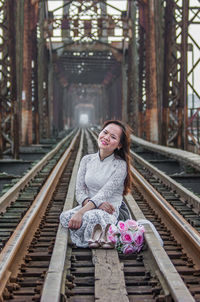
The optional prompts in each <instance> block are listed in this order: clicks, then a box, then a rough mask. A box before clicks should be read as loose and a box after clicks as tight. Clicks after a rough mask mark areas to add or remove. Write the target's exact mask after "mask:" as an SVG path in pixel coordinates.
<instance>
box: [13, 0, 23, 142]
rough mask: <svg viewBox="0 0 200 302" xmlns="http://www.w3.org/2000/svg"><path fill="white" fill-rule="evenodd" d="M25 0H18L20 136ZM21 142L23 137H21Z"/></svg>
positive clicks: (17, 54)
mask: <svg viewBox="0 0 200 302" xmlns="http://www.w3.org/2000/svg"><path fill="white" fill-rule="evenodd" d="M23 28H24V0H21V1H16V41H15V42H16V75H17V79H16V83H17V104H18V106H17V112H18V122H19V137H20V138H21V137H22V132H21V126H22V123H21V106H22V104H21V100H22V84H23V44H24V31H23ZM20 144H21V139H20Z"/></svg>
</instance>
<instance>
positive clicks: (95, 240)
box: [88, 224, 103, 248]
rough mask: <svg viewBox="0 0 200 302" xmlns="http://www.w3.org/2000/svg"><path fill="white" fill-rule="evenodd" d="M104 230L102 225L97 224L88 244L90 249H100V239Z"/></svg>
mask: <svg viewBox="0 0 200 302" xmlns="http://www.w3.org/2000/svg"><path fill="white" fill-rule="evenodd" d="M102 233H103V230H102V227H101V225H100V224H96V225H95V227H94V229H93V232H92V236H91V238H90V239H89V240H88V244H89V247H90V248H98V247H100V239H101V236H102Z"/></svg>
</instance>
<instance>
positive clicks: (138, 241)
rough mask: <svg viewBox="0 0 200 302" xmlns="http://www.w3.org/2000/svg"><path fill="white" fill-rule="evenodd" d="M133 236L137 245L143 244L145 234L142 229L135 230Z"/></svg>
mask: <svg viewBox="0 0 200 302" xmlns="http://www.w3.org/2000/svg"><path fill="white" fill-rule="evenodd" d="M133 237H134V242H135V244H136V245H137V246H140V245H142V244H143V241H144V236H143V233H142V232H140V231H137V232H135V233H134V234H133Z"/></svg>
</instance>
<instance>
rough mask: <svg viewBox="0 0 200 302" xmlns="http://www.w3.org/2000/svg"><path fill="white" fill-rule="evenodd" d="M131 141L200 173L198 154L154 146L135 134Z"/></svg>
mask: <svg viewBox="0 0 200 302" xmlns="http://www.w3.org/2000/svg"><path fill="white" fill-rule="evenodd" d="M131 141H132V142H133V143H134V142H135V143H137V144H139V145H142V146H143V147H144V148H147V149H149V150H152V151H156V152H159V153H161V154H164V155H168V156H169V155H170V157H171V158H175V159H176V160H178V161H182V162H184V163H186V162H187V163H189V164H190V165H191V166H192V167H194V168H195V169H197V170H199V171H200V156H199V155H198V154H194V153H192V152H189V151H185V150H180V149H177V148H170V147H166V146H161V145H157V144H153V143H150V142H148V141H145V140H144V139H142V138H139V137H137V136H135V135H133V134H132V135H131Z"/></svg>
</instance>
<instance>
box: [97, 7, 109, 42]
mask: <svg viewBox="0 0 200 302" xmlns="http://www.w3.org/2000/svg"><path fill="white" fill-rule="evenodd" d="M99 5H100V9H101V17H102V20H103V21H102V37H100V38H99V40H100V41H102V42H104V43H107V42H108V33H107V21H106V20H105V19H106V16H107V6H106V3H104V2H100V3H99Z"/></svg>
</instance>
